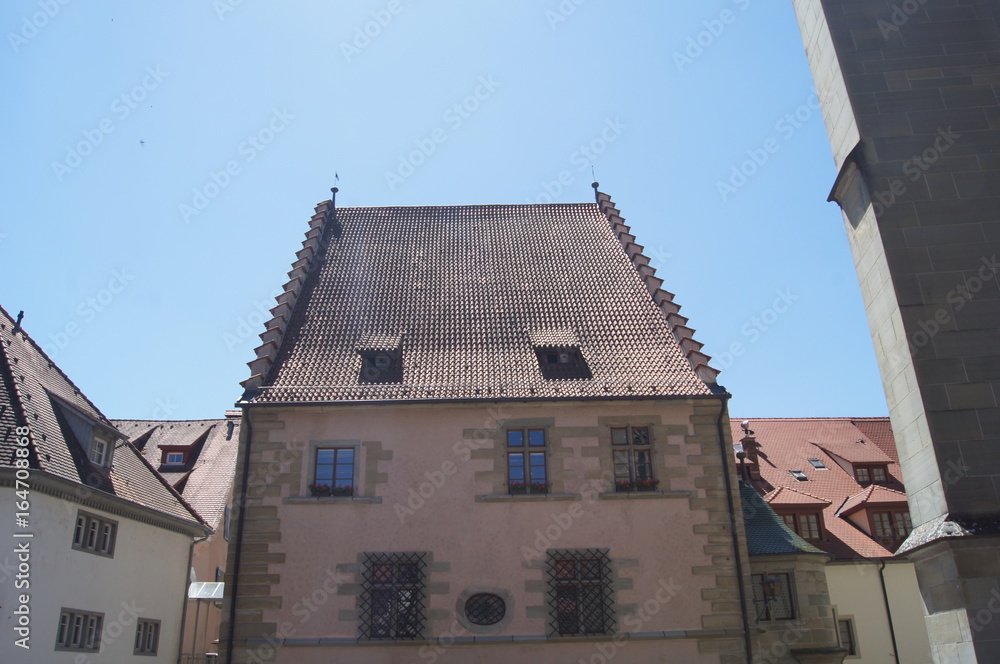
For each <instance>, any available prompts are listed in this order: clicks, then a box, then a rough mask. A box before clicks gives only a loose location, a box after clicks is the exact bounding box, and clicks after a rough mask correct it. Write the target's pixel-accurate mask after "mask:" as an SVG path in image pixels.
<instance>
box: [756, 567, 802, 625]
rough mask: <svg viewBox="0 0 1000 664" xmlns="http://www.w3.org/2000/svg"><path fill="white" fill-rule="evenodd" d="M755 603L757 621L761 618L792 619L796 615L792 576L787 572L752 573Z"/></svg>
mask: <svg viewBox="0 0 1000 664" xmlns="http://www.w3.org/2000/svg"><path fill="white" fill-rule="evenodd" d="M750 583H751V585H752V586H753V603H754V607H755V608H756V611H757V622H760V621H761V620H791V619H792V618H794V617H795V611H794V609H793V607H792V585H791V578H790V576H789V575H788V574H787V573H780V574H751V575H750Z"/></svg>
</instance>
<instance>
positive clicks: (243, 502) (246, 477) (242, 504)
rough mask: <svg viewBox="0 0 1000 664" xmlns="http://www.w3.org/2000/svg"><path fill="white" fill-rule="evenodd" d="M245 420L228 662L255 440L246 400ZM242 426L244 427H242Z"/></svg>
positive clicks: (244, 405) (231, 652) (243, 406)
mask: <svg viewBox="0 0 1000 664" xmlns="http://www.w3.org/2000/svg"><path fill="white" fill-rule="evenodd" d="M241 408H242V409H243V422H244V423H246V432H247V439H246V440H247V445H246V449H245V450H244V453H243V476H242V480H241V482H240V496H239V508H240V518H239V519H237V521H236V554H235V555H234V556H233V574H232V579H233V581H232V584H233V590H232V592H231V593H229V636H228V641H229V643H228V647H227V648H226V664H232V662H233V648H234V647H235V644H234V642H233V641H234V639H235V638H236V597H237V591H238V589H239V584H240V562H241V561H242V559H243V520H244V519H245V518H246V512H247V510H246V506H247V491H248V488H247V482H249V481H250V444H251V443H252V442H253V424H252V423H251V422H250V404H248V403H246V402H244V403H243V404H242V405H241ZM241 428H242V427H241Z"/></svg>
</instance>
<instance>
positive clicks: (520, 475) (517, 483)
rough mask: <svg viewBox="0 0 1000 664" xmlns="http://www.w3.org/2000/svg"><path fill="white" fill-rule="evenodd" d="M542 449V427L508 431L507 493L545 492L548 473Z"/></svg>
mask: <svg viewBox="0 0 1000 664" xmlns="http://www.w3.org/2000/svg"><path fill="white" fill-rule="evenodd" d="M545 449H546V446H545V430H544V429H509V430H508V431H507V491H508V492H509V493H511V494H517V493H548V491H549V476H548V471H547V469H546V466H545Z"/></svg>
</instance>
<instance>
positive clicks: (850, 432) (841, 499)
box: [731, 417, 905, 559]
mask: <svg viewBox="0 0 1000 664" xmlns="http://www.w3.org/2000/svg"><path fill="white" fill-rule="evenodd" d="M749 419H750V428H751V429H752V430H753V431H754V433H755V438H756V441H757V444H758V445H759V446H760V447H759V452H758V454H759V462H758V467H759V469H760V474H761V477H762V480H759V481H754V482H753V486H754V488H755V489H756V490H757V491H758V492H759V493H761V494H764V495H768V496H769V497H774V496H777V497H778V502H775V501H772V502H771V503H770V504H771V505H772V506H774V507H777V508H778V509H781V508H782V507H787V508H789V509H791V508H793V507H794V505H796V504H801V505H803V506H805V505H806V503H794V502H792V500H794V499H793V498H791V496H794V495H795V494H799V495H800V496H803V495H807V496H810V497H812V498H813V499H814V501H815V499H819V500H822V501H824V502H823V503H818V502H813V503H812V504H813V505H815V506H816V507H820V506H823V505H825V506H824V507H823V522H824V525H825V528H826V533H827V540H826V541H822V542H816V543H815V544H816V545H817V546H818V547H819V548H821V549H823V550H824V551H826V552H827V553H830V554H831V555H833V556H835V557H836V558H840V559H851V558H883V557H884V558H887V557H890V556H892V552H891V551H889V550H888V549H886V548H885V547H883V546H882V545H881V544H879V543H878V542H877V541H875V540H874V539H872V538H871V537H870V536H869V535H868V534H867V533H865V532H864V531H863V530H861V529H860V528H858V527H857V526H856V525H854V524H853V523H851V521H850V520H848V519H847V518H845V517H842V516H838V511H840V510H841V506H842V505H844V504H845V503H846V502H847V501H848V499H849V498H851V497H852V496H857V495H859V494H862V493H864V494H866V495H868V494H871V493H872V492H876V493H877V495H879V496H883V497H889V496H892V497H899V498H904V499H905V493H903V491H904V489H903V485H902V482H901V481H900V478H901V477H902V475H901V472H900V467H899V464H898V462H897V461H896V458H897V457H895V455H890V454H888V452H887V451H886V449H885V446H886V443H887V440H886V435H887V433H888V435H889V436H890V437H889V438H888V441H890V442H891V428H889V420H888V418H865V419H860V418H854V419H852V418H801V419H785V418H760V419H753V418H749ZM740 420H741V418H737V417H733V418H732V421H731V427H732V432H733V440H734V441H739V440H741V439H743V437H744V434H743V431H742V428H741V427H740ZM857 423H861V424H862V425H863V429H861V428H859V427H858V426H857ZM875 433H877V435H878V440H875V436H874V435H873V434H875ZM861 438H864V439H865V440H866V441H869V442H868V443H867V444H866V445H863V446H862V445H859V444H858V443H856V441H857V440H858V439H861ZM855 446H857V447H858V448H861V449H862V450H864V454H860V453H851V456H854V457H855V458H861V459H862V460H863V462H869V463H870V462H871V461H870V460H873V459H877V460H879V461H880V462H885V463H886V465H887V466H888V469H889V482H888V483H887V484H886V485H884V486H875V485H872V486H868V487H865V486H862V485H860V484H858V482H857V481H856V480H855V479H854V475H853V474H851V473H849V472H848V471H847V470H845V468H844V466H842V465H841V463H843V464H844V465H846V466H847V467H848V468H850V464H848V463H847V462H846V461H841V462H838V460H837V458H835V457H834V456H832V455H831V454H830V453H828V452H827V451H826V450H827V449H830V450H838V451H839V452H840V453H842V454H849V453H850V452H848V451H847V450H854V448H855ZM845 448H846V449H845ZM811 458H814V459H818V460H819V461H820V462H822V463H823V464H824V465H825V466H826V470H823V469H817V468H814V467H813V466H812V465H811V464H810V462H809V459H811ZM799 469H801V470H803V472H805V474H806V475H807V477H808V478H809V479H808V481H806V482H800V481H798V480H796V479H795V478H794V477H793V476H792V475H791V473H789V471H790V470H799ZM786 497H787V498H786ZM894 499H895V498H894ZM785 500H787V501H788V502H784V501H785Z"/></svg>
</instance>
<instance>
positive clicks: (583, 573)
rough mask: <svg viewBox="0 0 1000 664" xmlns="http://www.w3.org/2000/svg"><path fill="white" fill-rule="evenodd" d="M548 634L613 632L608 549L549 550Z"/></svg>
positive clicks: (613, 612) (612, 596)
mask: <svg viewBox="0 0 1000 664" xmlns="http://www.w3.org/2000/svg"><path fill="white" fill-rule="evenodd" d="M547 563H548V565H547V576H548V579H547V580H548V586H549V589H548V602H549V636H555V635H559V636H568V635H572V634H613V633H614V631H615V609H614V591H613V590H612V588H611V560H610V559H609V558H608V551H607V549H564V550H549V551H548V561H547Z"/></svg>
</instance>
